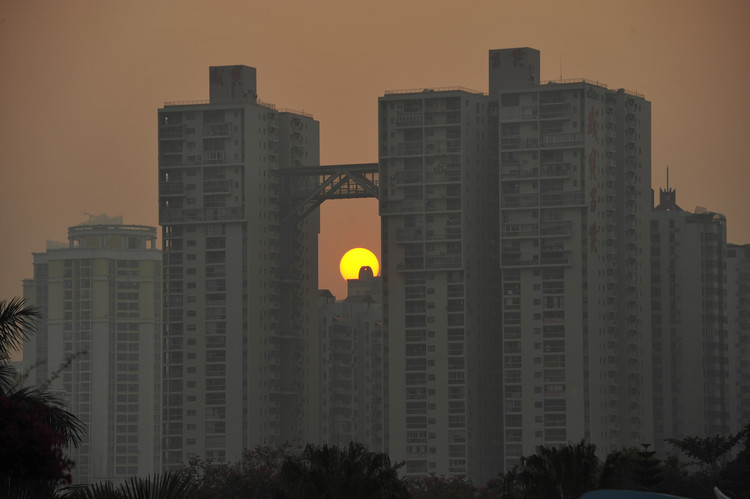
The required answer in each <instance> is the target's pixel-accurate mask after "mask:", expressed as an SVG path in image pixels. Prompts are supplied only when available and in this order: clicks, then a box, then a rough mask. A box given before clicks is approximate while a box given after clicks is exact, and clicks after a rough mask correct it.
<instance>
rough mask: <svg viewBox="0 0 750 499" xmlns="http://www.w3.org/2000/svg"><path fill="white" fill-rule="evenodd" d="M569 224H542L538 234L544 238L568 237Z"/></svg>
mask: <svg viewBox="0 0 750 499" xmlns="http://www.w3.org/2000/svg"><path fill="white" fill-rule="evenodd" d="M570 227H571V223H570V222H544V223H542V225H541V231H540V234H541V235H542V237H544V236H568V235H570Z"/></svg>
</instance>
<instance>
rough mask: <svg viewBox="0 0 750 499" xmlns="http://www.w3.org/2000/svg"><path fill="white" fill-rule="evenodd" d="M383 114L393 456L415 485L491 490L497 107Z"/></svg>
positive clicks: (406, 99) (460, 101) (461, 98)
mask: <svg viewBox="0 0 750 499" xmlns="http://www.w3.org/2000/svg"><path fill="white" fill-rule="evenodd" d="M379 106H380V108H379V158H380V193H381V195H380V215H381V227H382V255H383V269H384V271H383V309H384V320H385V344H386V345H387V351H388V357H387V363H388V364H387V369H386V372H387V375H388V381H387V384H386V387H387V390H388V403H389V409H388V415H387V417H388V431H389V436H388V442H389V447H388V451H389V453H390V456H391V459H393V460H394V461H400V460H405V461H406V466H405V475H406V476H407V477H418V476H424V475H426V474H428V473H431V472H435V473H439V474H447V475H453V476H469V477H471V478H472V479H474V480H475V481H479V480H483V481H485V480H486V479H488V478H490V477H492V476H494V475H495V474H496V473H497V472H498V471H499V470H500V469H501V461H500V460H499V459H498V458H499V454H500V453H499V450H500V445H501V434H500V432H501V424H502V420H501V414H502V413H501V408H500V403H499V402H500V397H499V391H498V390H497V380H498V379H499V361H500V352H499V343H498V341H497V338H498V334H497V331H496V329H495V328H494V326H493V324H492V317H493V308H492V307H491V306H490V301H489V300H490V298H491V290H493V289H494V286H495V284H496V281H497V266H496V264H495V263H494V262H496V260H497V258H496V257H495V258H494V259H493V251H496V246H497V244H496V241H494V240H493V230H494V229H493V228H492V221H493V220H496V219H497V216H496V206H497V200H496V196H495V195H494V193H495V192H496V191H497V187H496V186H497V183H496V182H497V181H496V179H497V166H496V165H494V164H492V163H491V162H490V161H489V156H488V143H489V141H490V137H489V131H488V120H489V118H490V116H489V112H488V101H487V97H486V96H485V95H483V94H482V93H481V92H476V91H471V90H468V89H461V88H438V89H418V90H406V91H394V92H386V94H385V96H383V97H381V98H380V99H379Z"/></svg>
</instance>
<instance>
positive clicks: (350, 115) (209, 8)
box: [0, 1, 750, 297]
mask: <svg viewBox="0 0 750 499" xmlns="http://www.w3.org/2000/svg"><path fill="white" fill-rule="evenodd" d="M747 14H748V7H747V4H746V3H744V2H741V1H722V2H712V3H709V2H702V1H689V2H679V3H677V2H648V1H636V2H628V3H627V4H620V3H615V2H594V1H589V2H580V1H566V2H559V1H550V2H543V1H532V2H515V1H513V2H510V1H499V2H478V3H472V4H468V5H459V4H457V3H456V2H442V1H431V2H408V3H402V2H395V1H382V2H369V1H368V2H345V1H320V2H302V1H295V2H283V3H279V2H265V3H259V2H228V1H227V2H224V1H222V2H211V3H210V5H209V4H208V3H202V2H180V3H179V4H177V3H156V4H154V3H130V2H125V3H122V2H121V3H91V2H80V1H65V2H39V1H34V2H5V3H3V5H2V6H0V72H2V74H3V77H2V79H1V81H0V102H1V103H2V104H1V105H0V109H2V117H1V118H0V147H1V148H2V151H3V159H2V161H1V162H0V168H1V169H2V171H1V173H0V175H1V177H0V178H2V184H3V195H2V200H1V201H0V202H1V203H2V205H1V206H0V207H1V209H2V212H3V217H2V221H0V233H2V234H3V235H4V238H5V244H3V245H2V249H0V259H2V261H3V272H2V277H3V278H2V282H0V296H4V297H10V296H18V295H21V294H22V293H21V280H22V279H23V278H25V277H30V276H31V273H32V266H31V261H32V258H31V253H32V252H33V251H43V250H44V247H45V241H46V240H47V239H52V240H63V241H64V240H65V238H66V232H65V231H66V228H67V227H68V226H71V225H74V224H77V223H79V222H82V221H84V220H85V219H86V216H84V215H83V213H84V212H88V213H103V212H106V213H109V214H110V215H123V216H124V219H125V222H126V223H139V224H146V225H157V183H156V182H155V179H156V175H157V140H156V138H155V137H156V125H157V122H156V109H157V108H159V107H160V106H162V105H163V103H164V102H165V101H174V100H194V99H203V98H205V96H206V93H207V86H208V81H207V77H206V68H207V67H208V66H210V65H222V64H248V65H252V66H254V67H256V68H258V91H259V95H260V97H261V98H262V99H263V100H264V101H266V102H272V103H274V102H276V103H283V105H284V106H288V107H292V108H295V109H300V110H304V111H305V112H309V113H312V114H313V115H314V116H315V118H316V119H317V120H319V121H320V123H321V163H322V164H338V163H362V162H375V161H377V149H376V147H377V143H376V137H377V134H376V127H377V105H376V104H377V97H378V96H380V95H383V92H384V91H385V90H389V89H408V88H419V87H423V86H434V87H440V86H449V85H461V86H465V87H469V88H473V89H477V90H481V91H486V90H487V84H486V79H487V63H486V57H487V51H488V50H489V49H491V48H497V47H512V46H532V47H535V48H537V49H539V50H541V53H542V74H541V80H550V79H557V78H559V77H560V76H561V74H562V77H563V78H590V79H596V80H599V81H601V82H603V83H605V84H606V83H608V84H609V85H610V88H612V87H614V86H617V87H619V86H623V87H625V88H627V89H629V90H635V91H638V92H639V93H643V94H644V95H645V96H646V98H647V99H649V100H650V101H651V102H652V103H653V117H652V123H653V134H652V143H653V154H652V179H653V180H652V185H653V186H654V187H655V188H658V187H659V186H664V184H665V177H666V175H665V170H666V167H667V165H669V167H670V183H671V186H673V187H676V188H677V189H678V190H679V203H680V205H681V206H683V207H685V208H686V209H690V210H692V209H694V207H695V206H696V205H700V206H704V207H706V208H708V209H709V210H712V211H717V212H720V213H723V214H725V215H726V216H727V220H728V234H729V237H728V239H729V241H730V242H736V243H744V242H748V241H750V224H748V222H747V213H748V210H750V201H748V196H747V194H746V192H745V191H746V188H747V185H748V173H747V170H746V167H745V165H744V162H745V158H746V154H745V151H744V146H745V142H746V136H747V134H748V131H749V128H750V127H748V124H747V123H748V122H747V119H746V116H747V113H748V111H750V94H748V92H747V90H746V88H745V87H746V82H747V78H748V66H747V62H746V57H745V54H744V51H745V48H746V47H747V46H748V45H750V35H749V34H748V31H747V29H746V23H745V21H746V19H747ZM321 220H322V222H321V226H322V227H321V235H320V265H319V273H320V278H319V279H320V287H321V288H329V289H331V290H332V292H333V293H334V294H335V295H337V296H343V295H344V294H345V282H344V281H343V279H341V277H340V275H339V272H338V262H339V258H340V257H341V255H343V253H344V252H345V251H346V250H347V249H349V248H352V247H356V246H363V247H366V248H369V249H372V250H373V251H374V252H375V253H376V254H378V255H379V253H380V231H379V219H378V213H377V201H376V200H373V199H367V200H361V201H335V202H327V203H325V204H324V205H323V207H322V212H321Z"/></svg>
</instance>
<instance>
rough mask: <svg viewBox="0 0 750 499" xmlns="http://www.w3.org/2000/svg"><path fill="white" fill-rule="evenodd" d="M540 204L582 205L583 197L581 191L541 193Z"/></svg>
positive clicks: (583, 203)
mask: <svg viewBox="0 0 750 499" xmlns="http://www.w3.org/2000/svg"><path fill="white" fill-rule="evenodd" d="M539 197H540V199H539V200H540V204H541V205H542V206H584V205H585V198H584V194H583V192H549V193H544V194H541V195H540V196H539Z"/></svg>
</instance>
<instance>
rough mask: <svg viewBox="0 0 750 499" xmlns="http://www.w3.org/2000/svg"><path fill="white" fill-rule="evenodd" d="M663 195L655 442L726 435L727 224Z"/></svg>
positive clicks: (654, 221)
mask: <svg viewBox="0 0 750 499" xmlns="http://www.w3.org/2000/svg"><path fill="white" fill-rule="evenodd" d="M676 197H677V196H676V192H675V190H674V189H669V188H668V189H666V190H661V189H660V192H659V204H658V205H657V206H656V207H655V208H654V209H653V213H652V218H651V242H652V247H651V290H652V291H651V295H652V331H653V352H654V363H653V379H654V394H653V395H654V444H655V446H656V449H657V450H662V449H663V450H668V449H669V447H665V446H666V444H665V443H664V439H665V438H682V437H685V436H713V435H716V434H726V433H728V432H729V431H730V430H734V429H735V428H731V427H730V414H731V413H732V412H733V406H734V405H735V403H736V399H734V398H731V397H730V371H731V365H730V357H731V355H732V353H731V351H732V350H733V348H730V346H733V345H730V344H729V335H728V330H727V310H728V309H727V255H726V253H727V243H726V241H727V232H726V230H727V229H726V219H725V218H724V216H723V215H721V214H718V213H712V212H707V211H706V210H704V209H699V210H696V212H695V213H690V212H688V211H684V210H682V209H681V208H680V207H679V206H678V205H677V202H676V201H677V200H676Z"/></svg>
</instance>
